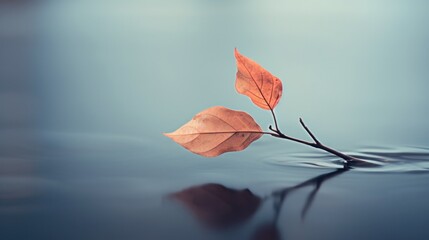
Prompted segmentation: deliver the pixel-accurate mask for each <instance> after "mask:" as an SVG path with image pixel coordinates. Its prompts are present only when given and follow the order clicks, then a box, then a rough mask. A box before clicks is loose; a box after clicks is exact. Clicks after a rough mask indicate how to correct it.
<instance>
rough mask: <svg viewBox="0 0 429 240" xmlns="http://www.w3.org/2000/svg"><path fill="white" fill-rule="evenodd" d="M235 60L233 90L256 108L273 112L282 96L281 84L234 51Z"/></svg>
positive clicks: (278, 80)
mask: <svg viewBox="0 0 429 240" xmlns="http://www.w3.org/2000/svg"><path fill="white" fill-rule="evenodd" d="M234 52H235V59H236V60H237V79H236V82H235V88H236V89H237V91H238V92H239V93H241V94H244V95H246V96H248V97H249V98H250V99H251V100H252V102H253V103H254V104H256V106H258V107H260V108H263V109H266V110H273V109H274V108H275V107H276V105H277V103H279V101H280V98H281V96H282V89H283V87H282V82H281V81H280V79H278V78H277V77H275V76H274V75H272V74H271V73H270V72H268V71H267V70H265V69H264V68H263V67H261V66H260V65H259V64H257V63H256V62H254V61H253V60H252V59H250V58H247V57H245V56H243V55H241V54H240V53H239V52H238V50H237V49H235V50H234Z"/></svg>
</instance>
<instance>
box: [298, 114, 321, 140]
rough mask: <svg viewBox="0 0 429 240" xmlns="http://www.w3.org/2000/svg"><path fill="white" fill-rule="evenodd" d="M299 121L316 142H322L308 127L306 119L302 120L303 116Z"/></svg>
mask: <svg viewBox="0 0 429 240" xmlns="http://www.w3.org/2000/svg"><path fill="white" fill-rule="evenodd" d="M299 122H300V123H301V125H302V127H303V128H304V129H305V131H306V132H307V133H308V135H310V137H311V138H312V139H313V141H314V142H315V143H316V144H319V145H320V144H321V143H320V142H319V140H317V138H316V137H315V136H314V135H313V133H312V132H311V131H310V129H308V127H307V126H306V125H305V123H304V121H303V120H302V118H299Z"/></svg>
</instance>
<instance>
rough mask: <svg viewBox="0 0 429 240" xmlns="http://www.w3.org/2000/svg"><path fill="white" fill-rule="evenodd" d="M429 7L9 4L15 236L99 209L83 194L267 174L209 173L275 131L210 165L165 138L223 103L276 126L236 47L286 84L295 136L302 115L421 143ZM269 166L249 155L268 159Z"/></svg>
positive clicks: (2, 10) (8, 186)
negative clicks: (250, 87)
mask: <svg viewBox="0 0 429 240" xmlns="http://www.w3.org/2000/svg"><path fill="white" fill-rule="evenodd" d="M428 10H429V2H428V1H423V0H399V1H387V0H380V1H373V0H359V1H340V0H328V1H317V0H301V1H283V0H267V1H257V0H250V1H244V0H229V1H223V0H217V1H213V0H165V1H156V0H121V1H119V0H74V1H66V0H64V1H61V0H33V1H31V0H0V201H1V202H0V214H2V215H3V216H2V217H0V221H1V222H0V223H3V226H8V227H9V231H12V232H13V230H14V229H15V227H16V228H17V229H18V230H19V228H20V227H19V226H23V224H24V225H25V226H27V225H28V226H29V225H32V224H33V223H34V221H35V219H44V221H46V222H47V223H53V222H54V221H53V219H55V216H57V213H58V210H59V209H62V210H64V209H69V210H67V211H69V212H68V213H67V212H66V213H64V215H65V216H70V218H67V217H66V220H64V219H63V220H64V222H62V221H59V222H58V223H57V224H58V226H63V225H62V224H64V223H69V222H68V221H70V222H71V221H72V219H74V218H73V217H75V215H73V214H74V213H73V211H72V209H74V208H73V207H71V208H69V207H70V206H74V205H73V204H71V202H73V203H74V202H75V201H72V200H71V199H75V198H76V196H80V197H79V199H78V201H77V202H78V203H79V204H81V205H79V204H78V205H79V206H75V207H76V209H79V210H82V209H86V208H85V207H87V208H88V209H94V207H95V205H94V204H93V202H91V201H86V200H88V199H93V198H94V199H97V200H99V199H106V198H110V197H112V196H116V197H118V196H121V197H118V198H119V199H121V201H122V200H124V199H128V200H129V199H133V201H135V202H133V203H136V205H132V204H129V205H127V206H125V205H126V204H124V202H122V203H121V208H120V209H122V210H124V209H128V210H129V213H131V212H133V209H132V208H130V207H129V206H137V202H138V201H140V200H141V199H142V198H143V199H146V200H147V199H152V201H153V202H151V203H153V204H152V205H150V204H149V205H145V206H144V207H143V208H145V209H146V210H147V209H149V208H151V207H152V206H153V205H156V206H158V205H157V204H158V202H159V198H160V197H161V196H162V195H163V194H165V193H166V192H168V191H170V190H177V188H179V187H184V186H187V185H190V184H195V183H199V182H207V181H215V180H216V179H223V180H222V181H225V182H226V183H229V184H232V185H233V186H239V187H248V185H249V184H248V183H249V179H252V180H254V181H255V182H257V181H258V179H264V174H262V173H261V174H260V175H258V174H256V175H255V174H250V175H252V176H249V175H248V174H246V173H245V171H244V170H243V172H240V173H239V174H238V175H237V177H238V176H240V177H241V179H234V178H233V177H232V176H230V175H229V176H228V177H226V178H224V177H225V176H223V175H217V174H218V173H214V172H211V171H215V170H213V169H218V170H219V171H223V170H225V169H222V168H221V167H220V166H219V165H218V164H219V161H220V163H221V165H222V164H223V166H224V167H225V168H228V169H235V167H237V168H240V166H241V164H242V162H240V159H236V160H234V159H232V160H231V157H232V158H234V157H238V156H243V157H244V156H245V157H246V158H249V159H253V158H256V157H255V156H261V155H253V158H252V155H251V154H254V153H258V154H259V153H261V152H263V151H264V150H262V148H258V146H265V145H266V144H270V143H271V142H270V141H271V140H268V139H267V138H263V139H262V140H261V141H260V143H259V142H258V143H255V146H256V147H255V148H254V150H249V153H250V154H249V153H248V154H244V155H240V154H238V153H237V154H235V153H234V154H231V155H228V154H227V155H226V157H224V156H222V157H220V158H219V159H220V160H206V161H201V158H200V157H198V156H194V155H191V154H190V153H188V152H186V151H185V150H183V149H182V148H181V147H180V146H178V145H176V144H175V143H173V142H171V141H170V140H169V139H167V138H165V137H164V136H162V134H161V133H163V132H171V131H174V130H175V129H177V128H178V127H179V126H181V125H182V124H184V123H185V122H187V121H188V120H190V119H191V118H192V116H194V115H195V114H196V113H198V112H200V111H202V110H203V109H206V108H209V107H211V106H215V105H223V106H225V107H228V108H232V109H236V110H243V111H246V112H248V113H250V114H251V115H252V116H253V117H254V118H255V119H256V120H257V122H258V123H259V124H260V125H261V126H262V127H263V128H265V129H267V126H268V125H269V124H271V121H272V120H271V116H270V114H269V112H266V111H264V110H261V109H259V108H257V107H255V106H253V104H252V103H251V101H249V99H248V98H247V97H245V96H243V95H239V94H238V93H237V92H236V91H235V88H234V82H235V72H236V66H235V59H234V55H233V50H234V48H235V47H236V48H238V49H239V51H240V52H241V53H242V54H244V55H246V56H248V57H250V58H252V59H254V60H255V61H257V62H258V63H260V64H261V65H262V66H263V67H265V68H266V69H268V70H269V71H270V72H271V73H273V74H274V75H276V76H277V77H279V78H280V79H282V81H283V84H284V85H283V86H284V92H283V98H282V100H281V101H280V104H279V105H278V107H277V108H276V113H277V116H278V120H279V125H280V127H281V129H282V130H283V131H284V132H286V133H288V134H290V135H292V136H297V137H301V138H306V137H307V136H306V135H305V133H304V132H303V131H302V129H301V128H300V126H299V123H298V118H299V117H303V119H304V120H305V121H306V123H307V124H308V125H309V127H310V128H311V129H312V130H313V131H314V132H315V134H316V136H318V137H319V139H320V140H322V141H324V142H325V143H326V144H327V145H330V146H332V147H335V148H338V149H341V150H346V151H357V149H359V148H361V147H372V146H377V147H380V146H383V147H386V146H387V147H393V148H398V147H407V146H413V147H423V148H425V147H427V146H428V142H429V125H428V122H429V107H428V103H429V94H428V93H427V91H428V89H429V81H428V77H429V68H428V62H429V44H428V43H429V27H428V23H429V15H428ZM258 144H259V145H258ZM284 144H286V143H283V142H282V143H281V144H280V145H278V146H287V148H288V149H297V151H304V150H303V149H306V148H303V147H301V146H296V145H295V144H293V143H289V144H286V145H284ZM252 146H253V145H252ZM252 146H251V147H252ZM251 147H250V148H251ZM276 147H277V146H276ZM285 148H286V147H285ZM380 148H381V147H380ZM277 149H278V148H277ZM263 156H264V155H263ZM172 159H173V160H172ZM227 160H228V165H225V164H226V161H227ZM241 161H243V160H241ZM249 161H250V160H249ZM252 164H253V165H252ZM258 164H259V163H256V160H255V162H252V161H250V163H249V165H248V166H254V168H255V169H261V168H266V166H265V165H258ZM196 165H198V167H196ZM268 168H270V167H268ZM210 169H211V170H210ZM273 169H274V167H273ZM231 171H233V170H231ZM267 171H268V170H267ZM273 171H274V170H273ZM233 172H234V171H233ZM195 174H196V175H195ZM198 174H199V175H198ZM234 174H236V173H234ZM234 174H233V175H234ZM172 176H182V177H183V176H189V179H188V178H182V180H181V181H179V182H175V183H172V182H171V181H169V178H171V177H172ZM192 176H195V177H192ZM275 176H277V175H275V174H274V176H273V175H271V177H274V178H275ZM278 176H281V173H278ZM119 177H122V178H121V180H118V179H119ZM106 179H109V180H106ZM225 179H227V180H225ZM281 179H283V178H281ZM291 179H292V180H288V181H295V180H296V181H298V180H299V179H298V178H296V179H294V178H293V177H292V178H291ZM283 180H284V179H283ZM283 180H282V181H283ZM91 183H93V184H92V185H91ZM142 189H144V190H142ZM154 189H162V190H154ZM260 189H263V188H262V187H261V188H260ZM112 191H113V192H112ZM138 191H140V192H139V193H138V194H137V193H136V192H138ZM261 191H262V192H263V190H261ZM84 196H86V197H84ZM106 196H107V197H106ZM125 196H126V197H125ZM153 196H157V197H153ZM92 197H93V198H92ZM127 197H128V198H127ZM81 198H84V199H85V201H84V200H83V199H81ZM87 198H88V199H87ZM113 199H114V200H117V202H115V203H118V202H120V201H119V200H118V199H117V198H115V197H113ZM155 199H156V200H155ZM75 200H76V199H75ZM114 200H111V201H112V203H111V204H112V205H109V208H107V207H106V209H103V210H100V209H98V210H97V211H100V213H101V212H103V211H104V212H105V211H113V210H112V209H114V207H112V206H116V207H117V206H118V205H115V203H113V201H114ZM148 201H149V200H148ZM125 202H127V201H125ZM149 202H150V201H149ZM155 202H156V204H155ZM52 204H53V205H52ZM122 204H123V205H122ZM47 206H51V207H47ZM52 206H54V207H52ZM55 206H56V207H55ZM82 206H84V207H83V208H82ZM35 209H36V210H35ZM70 209H71V210H70ZM108 209H110V210H108ZM122 210H121V211H122ZM134 210H135V209H134ZM64 211H65V210H64ZM98 213H99V212H97V213H94V215H91V216H96V215H97V214H98ZM112 214H113V213H112ZM115 214H116V212H115ZM121 214H122V213H121ZM101 215H103V214H101ZM149 215H150V214H149ZM155 215H156V214H155V213H153V214H152V215H150V216H155ZM121 216H122V215H121ZM160 218H161V217H160ZM24 219H26V220H24ZM30 219H31V220H30ZM146 220H147V221H149V219H146ZM89 221H91V220H89ZM143 222H144V220H143ZM115 223H116V222H115ZM111 224H113V223H111ZM113 225H114V224H113ZM102 226H104V227H105V226H110V225H102ZM124 226H125V225H124ZM143 226H149V225H144V223H143ZM150 226H152V225H150ZM17 229H15V230H17ZM35 229H36V228H34V229H33V230H34V231H29V232H30V233H38V234H39V235H37V234H36V236H45V235H43V234H42V233H41V232H39V230H35ZM60 229H62V228H60ZM62 230H64V229H62ZM70 232H72V231H71V230H70ZM173 232H174V231H173ZM14 233H15V232H14ZM10 236H15V237H16V238H24V237H25V236H26V235H22V233H21V235H20V234H17V235H14V234H12V233H11V235H10ZM92 236H98V235H92ZM106 236H107V235H106ZM10 239H14V238H13V237H11V238H10ZM62 239H65V238H62ZM80 239H83V238H80ZM92 239H94V238H92Z"/></svg>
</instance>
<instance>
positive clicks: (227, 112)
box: [165, 107, 262, 157]
mask: <svg viewBox="0 0 429 240" xmlns="http://www.w3.org/2000/svg"><path fill="white" fill-rule="evenodd" d="M165 135H166V136H167V137H169V138H171V139H173V140H174V141H175V142H177V143H178V144H180V145H182V146H183V147H185V148H186V149H188V150H189V151H191V152H193V153H196V154H199V155H202V156H205V157H215V156H218V155H220V154H222V153H224V152H232V151H241V150H243V149H245V148H246V147H247V146H249V144H250V143H252V142H253V141H255V140H257V139H258V138H260V137H261V135H262V129H261V127H259V125H258V124H257V123H256V122H255V120H253V118H252V117H251V116H250V115H249V114H247V113H245V112H241V111H234V110H231V109H227V108H225V107H212V108H209V109H206V110H204V111H202V112H200V113H198V114H197V115H195V116H194V117H193V118H192V120H191V121H189V122H188V123H186V124H185V125H183V126H182V127H180V128H179V129H177V130H176V131H175V132H172V133H167V134H165Z"/></svg>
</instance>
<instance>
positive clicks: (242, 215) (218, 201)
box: [171, 183, 261, 228]
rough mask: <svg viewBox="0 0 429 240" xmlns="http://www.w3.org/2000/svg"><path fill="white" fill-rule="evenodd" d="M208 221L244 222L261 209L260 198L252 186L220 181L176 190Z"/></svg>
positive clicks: (217, 223) (176, 196) (175, 195)
mask: <svg viewBox="0 0 429 240" xmlns="http://www.w3.org/2000/svg"><path fill="white" fill-rule="evenodd" d="M171 197H172V198H174V199H177V200H179V201H180V202H182V203H183V204H184V205H185V206H186V207H187V208H189V209H190V210H191V211H192V213H193V214H194V215H195V216H196V217H197V218H198V220H200V221H201V222H203V223H204V224H205V225H207V226H210V227H214V228H223V227H227V226H231V225H235V224H238V223H241V222H243V221H245V220H246V219H248V218H249V217H251V216H252V215H253V214H254V213H255V211H256V210H257V209H258V207H259V205H260V203H261V198H259V197H258V196H255V195H254V194H253V193H252V192H251V191H249V189H245V190H234V189H231V188H227V187H225V186H223V185H220V184H214V183H210V184H204V185H200V186H195V187H190V188H187V189H185V190H182V191H180V192H176V193H173V194H172V195H171Z"/></svg>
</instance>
